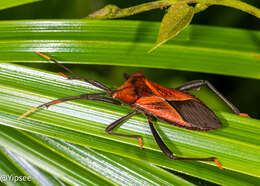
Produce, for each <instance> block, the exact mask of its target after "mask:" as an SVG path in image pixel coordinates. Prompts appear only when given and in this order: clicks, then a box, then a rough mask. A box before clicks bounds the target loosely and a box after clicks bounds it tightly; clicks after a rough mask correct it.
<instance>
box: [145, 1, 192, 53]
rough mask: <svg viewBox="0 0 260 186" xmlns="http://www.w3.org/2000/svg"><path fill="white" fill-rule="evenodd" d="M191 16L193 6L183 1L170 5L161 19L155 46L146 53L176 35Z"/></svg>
mask: <svg viewBox="0 0 260 186" xmlns="http://www.w3.org/2000/svg"><path fill="white" fill-rule="evenodd" d="M193 16H194V8H193V7H190V6H189V5H187V4H185V3H183V4H182V3H177V4H176V5H172V6H170V7H169V8H168V11H167V13H166V14H165V15H164V17H163V19H162V22H161V25H160V30H159V34H158V37H157V41H156V43H155V46H154V47H153V48H152V49H150V50H149V52H148V53H150V52H152V51H153V50H155V49H156V48H158V47H159V46H161V45H162V44H163V43H165V42H166V41H168V40H170V39H171V38H173V37H175V36H176V35H178V34H179V32H181V31H182V30H183V29H185V28H186V27H187V26H188V25H189V24H190V22H191V20H192V18H193Z"/></svg>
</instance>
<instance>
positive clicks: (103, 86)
mask: <svg viewBox="0 0 260 186" xmlns="http://www.w3.org/2000/svg"><path fill="white" fill-rule="evenodd" d="M35 53H36V54H38V55H40V56H42V57H43V58H45V59H47V60H49V61H52V62H54V63H55V64H57V65H58V66H60V67H61V68H63V69H65V70H66V71H68V72H69V73H72V74H74V75H75V76H76V78H75V79H79V80H83V81H85V82H87V83H90V84H92V85H94V86H96V87H99V88H101V89H102V90H105V91H111V89H110V88H108V87H107V86H105V85H103V84H102V83H100V82H98V81H96V80H94V79H88V78H82V77H80V76H79V75H77V74H76V73H75V72H73V71H72V70H70V69H69V68H67V67H65V66H64V65H63V64H61V63H58V62H57V61H56V60H55V59H52V58H51V57H49V56H47V55H45V54H43V53H41V52H35ZM62 74H63V73H62ZM63 75H64V74H63ZM64 76H65V77H67V76H66V75H64Z"/></svg>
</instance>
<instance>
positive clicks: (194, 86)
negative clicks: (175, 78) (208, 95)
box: [176, 80, 248, 117]
mask: <svg viewBox="0 0 260 186" xmlns="http://www.w3.org/2000/svg"><path fill="white" fill-rule="evenodd" d="M204 85H206V86H208V87H209V88H210V90H211V91H212V92H214V93H215V94H216V95H217V96H218V97H219V98H220V99H222V101H224V102H225V103H226V104H227V105H228V106H229V107H230V108H231V109H232V110H233V112H234V113H235V114H237V115H241V116H246V117H248V115H247V114H244V113H240V111H239V109H238V108H237V107H235V106H234V105H233V104H232V103H231V102H230V101H228V100H227V99H226V98H225V97H224V96H223V95H222V94H221V93H220V92H219V91H218V90H217V89H216V88H215V87H214V86H213V85H212V84H211V83H210V82H209V81H207V80H194V81H190V82H187V83H185V84H183V85H181V86H179V87H177V88H176V89H177V90H180V91H188V90H200V88H201V87H202V86H204Z"/></svg>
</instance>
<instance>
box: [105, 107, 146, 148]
mask: <svg viewBox="0 0 260 186" xmlns="http://www.w3.org/2000/svg"><path fill="white" fill-rule="evenodd" d="M136 114H138V112H136V111H134V112H131V113H130V114H127V115H126V116H124V117H122V118H120V119H118V120H116V121H114V122H113V123H111V124H110V125H108V127H107V128H106V133H107V134H111V135H115V136H122V137H128V138H136V139H138V142H139V146H140V148H141V149H143V143H142V138H141V136H139V135H127V134H121V133H115V132H112V130H113V129H115V128H116V127H117V126H118V125H120V124H121V123H122V122H124V121H125V120H127V119H129V118H130V117H132V116H133V115H136Z"/></svg>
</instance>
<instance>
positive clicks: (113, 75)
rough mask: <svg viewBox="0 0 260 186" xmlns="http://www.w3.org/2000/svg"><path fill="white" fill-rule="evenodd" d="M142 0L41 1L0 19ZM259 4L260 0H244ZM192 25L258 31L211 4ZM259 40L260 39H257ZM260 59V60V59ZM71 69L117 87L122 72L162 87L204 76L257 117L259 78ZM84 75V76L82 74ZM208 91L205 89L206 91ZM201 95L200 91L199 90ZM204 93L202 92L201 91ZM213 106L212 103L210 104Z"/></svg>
mask: <svg viewBox="0 0 260 186" xmlns="http://www.w3.org/2000/svg"><path fill="white" fill-rule="evenodd" d="M144 2H149V1H141V0H131V1H130V0H129V1H126V0H117V1H113V0H44V1H40V2H36V3H32V4H27V5H23V6H19V7H14V8H9V9H7V10H3V11H0V20H17V19H79V18H83V17H85V16H87V15H88V14H89V13H92V12H94V11H95V10H98V9H100V8H103V7H104V6H105V5H107V4H115V5H117V6H119V7H121V8H124V7H129V6H134V5H138V4H141V3H144ZM244 2H248V3H249V4H251V5H255V6H256V7H260V1H256V0H255V1H252V0H251V1H249V0H248V1H244ZM164 13H165V10H152V11H149V12H145V13H141V14H138V15H135V16H131V17H126V18H124V19H135V20H146V21H160V20H161V19H162V16H163V15H164ZM192 24H201V25H214V26H221V27H234V28H242V29H250V30H259V28H260V24H259V19H257V18H255V17H254V16H251V15H248V14H247V13H244V12H241V11H239V10H235V9H232V8H227V7H223V6H212V7H210V8H208V9H207V10H206V11H203V12H201V13H199V14H196V15H195V17H194V19H193V21H192ZM259 39H260V38H259ZM259 62H260V61H259ZM26 65H30V66H34V67H36V68H42V69H47V70H52V71H59V69H58V68H56V67H55V66H54V65H52V64H26ZM69 67H71V68H73V70H74V71H77V72H78V73H81V74H86V73H88V77H89V76H91V77H92V78H93V77H95V78H97V79H99V80H100V81H101V80H103V81H104V82H106V83H107V84H108V85H111V86H114V87H117V86H119V85H120V84H121V83H122V82H123V78H122V77H121V76H122V73H123V72H128V73H133V72H135V71H143V72H144V73H145V75H146V76H147V77H148V78H149V79H151V80H153V81H156V82H157V83H160V84H162V85H164V86H168V87H174V86H176V85H178V84H179V83H182V82H185V81H190V80H194V79H207V80H209V81H210V82H211V83H212V84H213V85H214V86H216V87H217V89H218V90H219V91H220V92H222V93H223V94H224V95H225V96H226V97H227V98H228V99H229V100H230V101H231V102H232V103H233V104H234V105H236V106H237V107H238V108H239V109H240V110H241V112H246V113H248V114H249V115H250V116H252V117H256V118H260V110H259V104H260V101H259V99H260V86H259V85H260V83H259V80H254V79H245V78H237V77H231V76H221V75H213V74H204V73H193V72H183V71H174V70H161V69H149V68H146V69H144V68H132V67H113V66H97V65H70V66H69ZM83 76H84V75H83ZM206 93H207V92H206ZM202 95H203V93H202ZM204 95H205V92H204ZM213 107H214V106H213Z"/></svg>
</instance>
